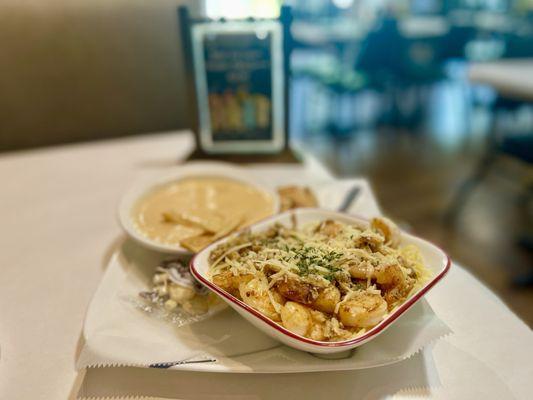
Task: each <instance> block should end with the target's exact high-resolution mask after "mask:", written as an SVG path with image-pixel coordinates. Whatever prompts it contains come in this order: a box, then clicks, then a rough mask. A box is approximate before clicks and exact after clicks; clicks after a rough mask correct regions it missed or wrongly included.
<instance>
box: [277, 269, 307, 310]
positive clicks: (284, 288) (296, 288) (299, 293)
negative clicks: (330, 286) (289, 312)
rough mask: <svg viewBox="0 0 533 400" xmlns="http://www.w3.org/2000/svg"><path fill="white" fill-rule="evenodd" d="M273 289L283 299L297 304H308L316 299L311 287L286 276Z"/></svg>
mask: <svg viewBox="0 0 533 400" xmlns="http://www.w3.org/2000/svg"><path fill="white" fill-rule="evenodd" d="M275 287H276V289H277V290H278V291H279V293H280V294H281V295H282V296H283V297H285V298H287V299H289V300H292V301H297V302H298V303H303V304H310V303H312V302H313V301H314V300H315V299H316V297H317V292H316V290H313V286H312V285H310V284H308V283H305V282H302V281H300V280H298V279H295V278H291V277H288V276H284V277H283V279H281V280H279V281H278V282H277V283H276V285H275Z"/></svg>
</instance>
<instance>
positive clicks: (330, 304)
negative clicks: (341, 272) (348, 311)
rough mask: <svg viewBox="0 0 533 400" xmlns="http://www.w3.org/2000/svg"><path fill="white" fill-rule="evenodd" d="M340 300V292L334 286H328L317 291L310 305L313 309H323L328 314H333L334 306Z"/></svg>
mask: <svg viewBox="0 0 533 400" xmlns="http://www.w3.org/2000/svg"><path fill="white" fill-rule="evenodd" d="M339 301H341V293H340V292H339V289H337V288H336V287H335V286H333V285H332V286H328V287H326V288H325V289H322V290H319V291H318V296H317V298H316V299H315V301H313V302H312V304H311V306H312V307H313V308H314V309H315V310H319V311H323V312H325V313H328V314H333V312H334V311H335V306H336V305H337V303H338V302H339Z"/></svg>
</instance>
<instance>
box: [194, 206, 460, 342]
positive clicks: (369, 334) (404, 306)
mask: <svg viewBox="0 0 533 400" xmlns="http://www.w3.org/2000/svg"><path fill="white" fill-rule="evenodd" d="M299 210H315V211H319V212H327V213H328V214H336V215H338V216H342V217H350V218H356V219H360V220H364V221H367V222H368V219H366V218H363V217H358V216H356V215H352V214H343V213H339V212H334V211H331V210H323V209H320V208H305V209H303V208H300V209H299ZM293 212H294V210H289V211H286V212H285V213H280V214H275V215H272V216H270V217H267V218H265V219H263V220H261V221H259V222H256V223H255V224H254V225H256V224H261V223H264V222H266V221H268V220H271V219H274V218H279V217H280V216H281V215H283V214H291V213H293ZM251 227H253V225H252V226H251ZM251 227H246V228H244V229H241V230H240V231H238V232H234V233H233V234H231V235H229V236H231V237H233V236H237V235H239V234H240V233H242V232H244V231H247V230H249V229H250V228H251ZM402 233H403V232H402ZM410 236H412V237H414V238H417V239H419V240H421V241H423V242H426V243H428V244H430V245H431V246H433V247H434V248H436V249H437V250H439V251H440V252H441V253H442V254H443V255H444V257H445V258H446V266H445V267H444V269H443V270H442V271H440V272H439V273H438V274H437V275H435V276H434V277H433V278H432V279H431V280H430V281H429V282H428V283H426V285H425V286H424V287H422V288H421V289H420V290H419V291H418V292H417V293H416V294H415V295H414V296H413V297H411V298H409V299H408V300H406V301H405V302H404V303H403V304H402V305H400V306H399V307H398V308H396V310H394V312H393V313H392V314H389V315H388V316H387V317H386V318H385V319H384V320H383V321H382V322H380V323H379V324H378V325H376V326H375V327H373V328H372V329H370V330H369V331H368V332H366V333H364V334H363V335H361V336H358V337H356V338H354V339H350V340H344V341H339V342H322V341H318V340H313V339H309V338H306V337H303V336H300V335H297V334H295V333H294V332H291V331H289V330H288V329H287V328H285V327H283V326H281V325H279V324H278V323H276V322H274V321H272V320H271V319H270V318H268V317H266V316H264V315H263V314H261V313H260V312H259V311H257V310H255V309H254V308H252V307H250V306H249V305H248V304H246V303H244V302H243V301H241V300H239V299H237V298H236V297H234V296H232V295H231V294H229V293H228V292H226V291H225V290H223V289H221V288H219V287H218V286H217V285H215V284H214V283H212V282H211V281H209V280H208V279H206V278H204V277H203V276H202V275H201V274H200V273H199V272H198V271H197V270H196V266H195V261H196V258H197V257H198V255H200V254H202V253H203V252H205V251H211V249H212V248H214V247H216V246H217V245H218V244H220V243H221V242H223V241H225V240H226V239H227V238H228V236H226V237H223V238H221V239H219V240H217V241H216V242H213V243H211V244H210V245H209V246H207V247H206V248H205V249H203V250H201V251H200V252H199V253H197V254H195V255H194V257H193V258H192V259H191V261H190V262H189V269H190V271H191V273H192V274H193V276H194V277H195V278H196V279H197V280H198V281H200V282H201V283H202V284H203V285H205V286H207V287H208V288H209V289H211V290H212V291H213V292H215V293H217V294H218V295H220V296H222V297H224V298H225V299H227V300H229V301H231V302H232V303H234V304H237V305H238V306H239V307H241V308H243V309H244V310H246V311H248V312H249V313H251V314H253V315H254V316H256V317H257V318H259V319H261V320H262V321H264V322H266V323H267V324H268V325H270V326H271V327H272V328H274V329H276V330H278V331H279V332H281V333H283V334H285V335H287V336H289V337H291V338H293V339H296V340H299V341H300V342H303V343H307V344H311V345H314V346H318V347H347V346H351V345H353V344H357V343H359V342H362V341H365V340H366V339H368V338H371V337H372V336H375V335H377V334H379V333H380V332H381V331H382V330H384V329H385V328H387V327H388V326H389V325H390V324H391V323H393V322H394V321H395V320H396V319H398V317H400V316H401V315H402V314H403V313H404V312H405V311H407V310H408V309H409V308H410V307H411V306H412V305H413V304H414V303H416V302H417V301H418V300H419V299H420V298H421V297H422V296H424V295H425V294H426V293H427V292H428V291H429V290H430V289H431V288H432V287H433V286H435V284H437V282H439V281H440V280H441V279H442V278H443V277H444V275H446V274H447V273H448V271H449V270H450V267H451V259H450V257H449V256H448V254H446V253H445V252H444V251H443V250H442V249H441V248H440V247H438V246H436V245H434V244H433V243H431V242H429V241H427V240H425V239H422V238H420V237H418V236H415V235H410Z"/></svg>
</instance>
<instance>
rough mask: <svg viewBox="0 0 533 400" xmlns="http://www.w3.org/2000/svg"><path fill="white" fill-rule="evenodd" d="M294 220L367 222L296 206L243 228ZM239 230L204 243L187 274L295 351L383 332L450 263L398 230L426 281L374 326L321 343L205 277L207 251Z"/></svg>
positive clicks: (331, 349)
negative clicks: (412, 248)
mask: <svg viewBox="0 0 533 400" xmlns="http://www.w3.org/2000/svg"><path fill="white" fill-rule="evenodd" d="M294 219H295V220H296V222H297V224H298V225H304V224H306V223H309V222H316V221H323V220H326V219H334V220H337V221H341V222H344V223H359V224H368V222H369V221H368V220H366V219H364V218H360V217H356V216H353V215H349V214H344V213H338V212H334V211H328V210H322V209H318V208H300V209H296V210H290V211H287V212H284V213H281V214H277V215H274V216H271V217H268V218H266V219H264V220H262V221H260V222H257V223H255V224H253V225H252V226H250V227H248V228H247V229H249V230H251V232H252V233H258V232H262V231H264V230H266V229H268V228H269V227H271V226H272V225H273V224H275V223H281V224H284V225H290V224H292V221H293V220H294ZM239 233H240V232H236V233H234V234H232V235H229V236H227V237H225V238H222V239H220V240H218V241H216V242H214V243H212V244H211V245H209V246H207V247H206V248H205V249H203V250H202V251H201V252H199V253H198V254H196V256H194V257H193V258H192V259H191V262H190V264H189V266H190V269H191V273H192V274H193V275H194V277H195V278H196V279H197V280H198V281H200V282H201V283H202V284H203V285H204V286H206V287H207V288H209V289H210V290H211V291H213V292H214V293H216V294H217V295H219V296H220V297H221V298H222V299H223V300H224V301H225V302H226V303H228V304H229V305H230V307H232V308H233V309H234V310H235V311H237V312H238V313H239V314H240V315H241V316H243V317H244V318H245V319H246V320H248V321H249V322H250V323H252V324H253V325H254V326H255V327H257V328H258V329H260V330H261V331H263V332H264V333H266V334H267V335H269V336H271V337H272V338H274V339H277V340H279V341H280V342H282V343H284V344H286V345H287V346H290V347H293V348H295V349H298V350H303V351H308V352H311V353H319V354H331V353H338V352H342V351H346V350H351V349H354V348H356V347H359V346H361V345H362V344H364V343H367V342H369V341H370V340H372V339H374V338H375V337H377V336H378V335H379V334H380V333H382V332H383V331H385V329H387V328H388V327H390V326H391V325H392V324H393V323H394V321H396V320H397V319H398V318H399V317H400V316H401V315H402V314H403V313H405V311H407V310H408V309H409V308H411V307H412V306H413V304H415V303H416V302H417V301H419V300H420V299H421V298H422V296H424V295H425V294H426V293H427V291H428V290H429V289H431V288H432V287H433V286H434V285H435V284H436V283H437V282H438V281H440V280H441V279H442V278H443V277H444V275H445V274H446V273H447V272H448V270H449V269H450V266H451V260H450V258H449V257H448V255H447V254H446V253H444V251H442V250H441V249H440V248H438V247H437V246H435V245H434V244H432V243H430V242H428V241H426V240H424V239H421V238H418V237H416V236H413V235H411V234H408V233H406V232H402V241H401V244H402V245H407V244H413V245H416V246H417V247H418V249H419V250H420V253H421V255H422V257H423V259H424V263H425V265H426V267H427V268H428V269H429V270H430V271H431V272H432V278H431V279H430V280H429V281H428V282H426V284H425V285H424V286H423V287H421V288H420V289H419V290H418V291H416V292H415V293H412V294H411V296H410V297H409V298H408V299H407V300H406V301H405V302H404V303H402V304H401V305H400V306H399V307H397V308H396V309H395V310H393V311H392V312H391V313H390V314H388V315H387V316H386V317H385V318H384V319H383V321H381V322H380V323H379V324H378V325H376V326H375V327H373V328H372V329H370V330H368V331H367V332H365V333H364V334H362V335H361V336H358V337H356V338H353V339H350V340H344V341H338V342H323V341H317V340H312V339H309V338H306V337H303V336H300V335H297V334H295V333H293V332H291V331H289V330H288V329H286V328H284V327H283V326H282V325H281V324H278V323H277V322H274V321H272V320H271V319H269V318H268V317H266V316H264V315H263V314H261V313H260V312H259V311H257V310H255V309H253V308H252V307H250V306H249V305H247V304H246V303H244V302H243V301H241V300H239V299H237V298H236V297H234V296H232V295H231V294H229V293H228V292H226V291H224V290H223V289H221V288H219V287H218V286H217V285H215V284H214V283H212V282H211V281H210V280H209V274H208V272H209V254H210V253H211V251H212V250H213V249H214V248H215V247H217V246H218V245H220V244H222V243H224V242H226V241H228V240H231V239H232V238H234V237H235V236H237V235H238V234H239Z"/></svg>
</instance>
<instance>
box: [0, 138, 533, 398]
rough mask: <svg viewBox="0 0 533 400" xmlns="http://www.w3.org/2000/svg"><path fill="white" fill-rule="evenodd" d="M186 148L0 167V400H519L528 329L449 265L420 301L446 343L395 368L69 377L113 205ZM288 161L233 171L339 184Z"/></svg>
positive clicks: (532, 389)
mask: <svg viewBox="0 0 533 400" xmlns="http://www.w3.org/2000/svg"><path fill="white" fill-rule="evenodd" d="M194 146H195V144H194V140H193V135H192V134H191V133H190V132H188V131H171V132H158V133H151V134H143V135H137V136H130V137H126V138H119V139H110V140H103V141H95V142H89V143H78V144H67V145H60V146H52V147H46V148H40V149H32V150H24V151H15V152H7V153H3V154H0V181H1V182H2V190H1V196H0V199H1V200H0V204H1V207H0V221H1V229H0V243H1V251H0V268H1V275H0V276H1V279H0V285H1V286H0V398H1V399H6V400H7V399H10V400H11V399H13V400H14V399H50V400H52V399H53V400H57V399H75V398H104V397H105V398H152V399H154V398H158V399H159V398H167V399H239V400H242V399H282V398H291V399H319V398H329V399H347V398H353V399H381V398H395V399H408V398H413V399H478V398H484V399H524V400H525V399H530V398H531V393H533V380H532V377H533V333H532V331H531V329H530V328H529V327H528V326H527V325H526V324H525V323H524V322H522V321H521V320H520V318H519V317H517V316H516V315H515V314H514V313H513V312H512V311H511V310H510V309H509V308H508V307H507V306H506V305H505V304H504V303H503V302H502V301H501V300H500V299H499V298H498V297H497V296H496V295H495V294H494V293H493V292H492V291H491V290H490V289H489V288H487V287H486V286H485V285H483V284H482V283H481V282H480V281H479V280H478V279H476V277H475V276H473V275H472V274H471V273H470V272H469V271H468V268H466V267H463V266H461V265H459V264H457V263H455V262H454V263H453V265H452V267H451V269H450V271H449V273H448V275H447V276H446V277H445V278H444V279H443V280H442V282H439V284H437V285H436V286H435V287H434V288H433V289H432V290H431V291H430V292H429V293H428V294H427V296H426V299H427V302H428V303H429V305H430V306H431V308H432V309H433V310H434V312H435V314H436V315H437V316H438V318H439V319H441V320H442V321H443V322H444V323H445V324H446V325H447V326H448V327H449V328H450V331H451V333H450V334H448V335H446V336H445V337H442V338H440V339H439V340H436V341H435V342H434V343H431V344H429V345H428V346H427V351H426V350H424V351H420V352H418V353H416V354H415V355H413V356H412V357H410V358H409V359H406V360H403V361H400V362H398V363H395V364H391V365H387V366H383V367H377V368H372V369H364V370H354V371H349V370H348V371H336V372H334V371H323V372H309V373H291V374H253V373H251V374H233V373H205V372H190V371H187V372H185V371H173V370H161V369H155V368H137V367H131V366H116V367H106V368H97V367H95V368H86V369H81V370H77V369H76V360H77V359H78V357H79V353H80V350H81V349H82V347H83V344H84V338H83V334H82V332H83V331H82V327H83V322H84V318H85V313H86V311H87V308H88V305H89V303H90V301H91V298H92V296H93V294H94V293H95V291H96V289H97V287H98V285H99V282H100V280H101V279H102V276H103V274H104V272H105V268H106V265H107V263H108V261H109V258H110V256H111V254H112V253H113V251H114V249H115V248H116V246H117V243H119V242H120V241H122V240H123V238H124V233H123V232H122V230H121V228H120V226H119V224H118V221H117V215H116V210H117V204H118V202H119V200H120V198H121V196H122V195H123V193H124V192H125V191H126V190H127V189H128V188H129V187H130V185H131V184H132V182H133V181H135V180H136V179H137V178H138V177H139V176H141V175H143V174H146V173H152V174H154V173H155V174H157V173H159V172H161V173H163V172H164V171H166V170H168V169H169V168H172V167H175V166H176V165H179V164H182V163H184V162H186V160H187V159H188V157H189V155H190V154H191V153H192V152H193V150H194ZM295 147H296V148H297V149H299V152H300V154H301V155H302V160H303V161H302V162H301V163H287V164H284V163H275V164H268V163H260V164H257V163H255V164H246V165H243V167H244V168H247V169H249V170H251V171H252V170H255V171H259V172H260V173H261V174H262V175H263V176H264V177H266V178H267V179H268V178H269V177H279V179H281V180H283V179H291V180H293V181H294V180H300V179H301V180H302V181H303V180H305V179H322V180H328V179H329V180H335V179H338V177H336V176H335V175H334V174H333V173H332V172H331V171H329V170H328V169H327V168H326V167H325V166H324V165H323V164H322V163H321V162H320V161H319V160H317V159H316V158H315V157H314V156H313V155H311V154H309V153H307V152H306V150H305V147H304V145H303V144H298V143H297V144H295ZM363 180H364V178H363ZM365 182H366V181H365ZM370 184H371V182H370V183H369V187H371V186H370ZM378 201H379V199H378ZM391 329H393V328H391ZM128 396H130V397H128Z"/></svg>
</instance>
